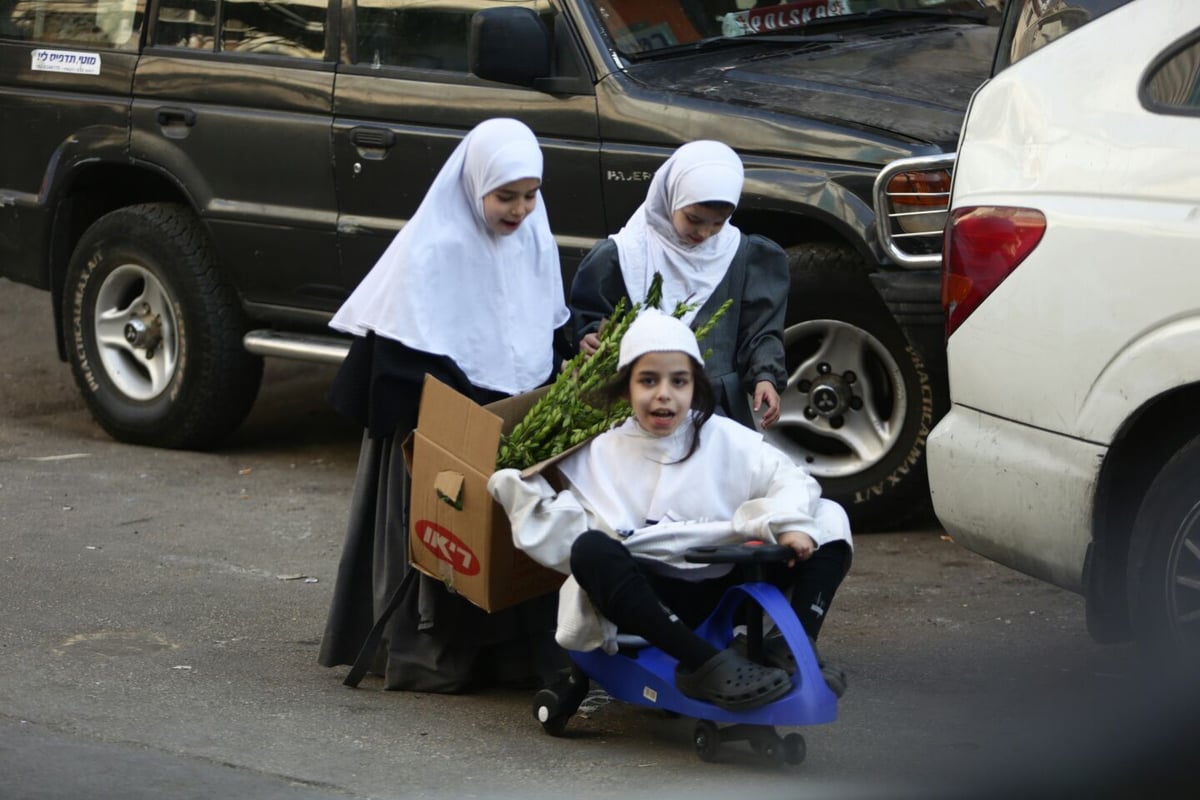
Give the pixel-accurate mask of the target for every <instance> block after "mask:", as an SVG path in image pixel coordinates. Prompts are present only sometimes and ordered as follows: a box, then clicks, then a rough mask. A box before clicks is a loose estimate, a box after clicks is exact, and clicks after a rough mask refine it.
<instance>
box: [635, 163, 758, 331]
mask: <svg viewBox="0 0 1200 800" xmlns="http://www.w3.org/2000/svg"><path fill="white" fill-rule="evenodd" d="M743 176H744V170H743V168H742V161H741V159H740V158H738V155H737V153H735V152H733V150H732V149H730V148H729V147H728V146H727V145H724V144H722V143H721V142H713V141H697V142H689V143H688V144H685V145H683V146H682V147H680V148H679V149H678V150H676V151H675V152H674V153H673V154H672V155H671V157H670V158H669V159H667V161H666V163H665V164H663V165H662V167H660V168H659V170H658V172H656V173H654V179H653V180H651V181H650V190H649V192H648V193H647V195H646V201H645V202H644V203H642V205H641V206H640V207H639V208H638V210H637V211H635V212H633V216H632V217H630V218H629V222H627V223H626V224H625V227H623V228H622V229H621V230H620V231H619V232H617V233H616V234H614V235H613V236H612V239H613V241H615V242H616V243H617V253H618V257H619V258H620V261H621V275H622V276H623V277H624V279H625V289H626V291H627V292H628V293H629V297H630V298H631V299H632V300H633V301H634V302H640V301H641V299H642V298H644V297H645V296H646V291H647V290H648V289H649V288H650V281H651V279H652V278H653V277H654V273H655V272H659V273H662V276H663V303H662V308H663V310H664V311H667V312H668V313H670V312H671V311H673V310H674V309H675V306H676V304H677V303H679V302H683V301H686V302H687V303H688V304H689V305H693V306H695V309H694V310H692V311H690V312H688V313H687V314H685V315H684V316H683V320H684V321H685V322H687V323H689V324H690V323H691V321H692V319H693V318H694V317H695V315H696V312H697V311H699V309H700V307H701V306H703V305H704V303H705V302H706V301H707V300H708V298H709V297H710V296H711V295H712V292H713V289H715V288H716V286H717V284H719V283H720V282H721V279H722V278H724V277H725V273H726V271H728V269H729V263H730V262H731V261H732V260H733V256H734V253H735V252H737V248H738V245H739V244H740V243H741V232H740V231H739V230H738V229H737V228H736V227H734V226H733V225H731V224H728V223H726V225H725V226H724V227H723V228H722V229H721V231H720V233H718V234H717V235H716V236H712V237H709V238H708V239H706V240H705V241H703V242H701V243H700V244H698V245H694V244H691V243H689V242H687V241H684V240H682V239H680V237H679V234H677V233H676V232H675V227H674V224H673V223H672V221H671V218H672V216H673V215H674V214H675V212H676V211H678V210H679V209H681V208H684V207H686V206H690V205H694V204H695V203H703V202H709V201H714V200H718V201H723V202H726V203H732V204H733V205H734V206H737V204H738V200H739V199H740V198H741V194H742V181H743Z"/></svg>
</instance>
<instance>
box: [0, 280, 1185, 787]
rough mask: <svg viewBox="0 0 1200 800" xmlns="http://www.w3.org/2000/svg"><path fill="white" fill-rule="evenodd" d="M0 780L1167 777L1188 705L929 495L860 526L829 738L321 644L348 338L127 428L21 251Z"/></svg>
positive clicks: (14, 292) (431, 782)
mask: <svg viewBox="0 0 1200 800" xmlns="http://www.w3.org/2000/svg"><path fill="white" fill-rule="evenodd" d="M0 308H2V309H3V312H2V314H0V343H2V346H0V608H2V609H3V623H0V798H54V799H55V800H57V799H58V798H76V797H79V798H83V797H87V798H108V797H112V798H117V797H120V798H143V797H144V798H150V797H155V798H164V797H169V798H192V797H196V798H207V797H245V798H272V799H274V798H326V797H355V798H368V797H369V798H393V797H405V798H408V797H428V798H460V797H522V798H528V797H552V796H553V797H562V796H575V797H608V796H622V797H629V798H650V797H681V796H685V795H686V796H691V797H695V798H732V797H745V796H754V797H767V798H770V797H781V798H782V797H799V796H813V797H816V796H821V797H833V796H836V797H900V796H912V797H933V796H946V797H960V796H964V795H967V794H977V795H979V796H1017V795H1021V796H1026V797H1028V796H1033V795H1035V794H1039V793H1040V794H1044V795H1045V796H1078V795H1079V793H1080V792H1086V793H1087V794H1088V796H1092V797H1098V796H1102V795H1103V794H1109V795H1113V796H1117V795H1120V794H1122V793H1126V792H1128V796H1151V794H1147V795H1143V791H1144V790H1147V789H1154V790H1155V791H1154V792H1152V794H1157V795H1158V796H1163V795H1164V794H1166V793H1167V792H1168V790H1169V789H1171V788H1172V786H1173V785H1172V784H1171V783H1169V781H1170V780H1172V779H1173V778H1174V777H1175V776H1176V773H1177V770H1175V767H1177V766H1178V765H1177V763H1176V762H1175V761H1173V760H1171V759H1170V758H1169V757H1170V756H1173V755H1174V751H1173V750H1171V749H1170V745H1171V744H1172V743H1173V742H1174V741H1175V740H1176V739H1177V738H1179V735H1180V733H1181V731H1182V728H1181V726H1182V725H1183V724H1184V723H1185V722H1186V721H1187V718H1188V716H1189V715H1185V714H1182V713H1181V710H1180V707H1179V705H1178V703H1176V702H1175V700H1176V699H1177V697H1178V695H1177V694H1174V693H1171V692H1160V691H1158V690H1159V689H1160V688H1162V686H1163V684H1162V682H1161V681H1158V680H1156V679H1152V678H1148V677H1147V675H1146V673H1145V672H1144V670H1143V669H1142V667H1141V661H1140V659H1139V658H1137V657H1136V655H1135V653H1134V651H1133V650H1132V649H1131V648H1130V647H1128V646H1100V645H1097V644H1095V643H1093V642H1092V641H1091V640H1090V639H1089V638H1088V636H1087V634H1086V632H1085V628H1084V611H1083V602H1082V600H1081V599H1080V598H1078V597H1076V596H1074V595H1071V594H1068V593H1065V592H1062V591H1059V590H1057V589H1055V588H1053V587H1050V586H1047V585H1044V584H1041V583H1038V582H1036V581H1033V580H1031V579H1029V578H1026V577H1024V576H1022V575H1020V574H1018V573H1015V572H1012V571H1010V570H1008V569H1006V568H1003V567H1000V566H998V565H995V564H992V563H991V562H988V561H985V560H983V559H981V558H979V557H976V556H974V555H972V554H971V553H969V552H967V551H965V550H964V549H963V548H961V547H959V546H958V545H956V544H954V543H953V542H952V541H950V540H949V539H948V538H947V537H946V536H944V534H943V532H942V531H941V530H939V529H938V528H936V526H933V525H932V524H931V525H930V526H929V527H927V528H924V529H917V530H905V531H898V532H893V533H884V534H869V535H863V536H860V537H858V539H857V540H856V555H855V563H854V567H853V569H852V571H851V573H850V576H849V577H848V578H847V580H846V582H845V584H843V588H842V590H841V592H840V594H839V595H838V598H837V600H836V601H835V603H834V608H833V610H832V612H831V615H830V619H829V622H828V624H827V625H826V629H825V632H824V634H823V636H822V646H823V651H824V653H825V655H826V656H827V657H828V658H829V659H830V660H835V661H837V662H839V663H840V664H841V665H843V666H844V667H845V669H846V671H847V673H848V675H849V680H850V689H849V691H848V692H847V694H846V696H845V697H844V698H843V700H842V702H841V705H840V708H839V720H838V721H837V722H835V723H832V724H830V725H824V726H817V727H813V728H809V729H805V730H804V731H803V733H804V734H805V736H806V739H807V742H808V758H807V760H806V761H805V762H804V764H802V765H800V766H799V767H795V768H788V769H785V770H779V769H775V768H771V767H769V766H766V765H765V764H764V763H763V762H762V761H761V760H760V759H759V758H758V757H757V756H755V755H754V754H753V753H751V752H750V750H749V749H748V748H745V746H744V745H739V746H729V747H727V748H726V750H724V751H723V753H722V759H721V762H720V763H718V764H715V765H714V764H706V763H703V762H700V761H699V760H698V759H697V757H696V755H695V754H694V752H693V751H692V748H691V745H690V742H689V738H690V732H691V725H692V722H691V721H689V720H685V719H669V718H667V717H665V716H663V715H661V714H656V713H654V712H651V711H647V710H642V709H636V708H632V707H629V706H625V705H622V704H618V703H609V704H607V705H598V706H597V707H596V708H595V709H594V710H593V711H591V712H590V713H589V714H588V715H587V716H586V718H583V717H577V718H576V719H574V720H572V723H571V725H570V727H569V728H568V734H569V735H568V736H566V737H564V738H561V739H554V738H551V737H548V736H546V735H544V734H543V733H542V731H541V730H540V727H539V726H538V725H537V723H535V722H534V720H533V719H532V717H531V716H530V710H529V703H530V695H529V693H528V692H524V691H516V690H505V691H489V692H485V693H482V694H475V695H464V696H439V695H425V694H413V693H396V692H384V691H381V690H380V689H379V684H378V682H375V681H374V679H370V678H369V679H367V680H366V681H364V683H363V684H362V686H361V687H360V688H359V689H357V690H355V689H349V688H346V687H345V686H343V685H342V683H341V679H342V677H343V676H344V670H340V669H339V670H329V669H325V668H322V667H320V666H318V665H317V663H316V655H317V649H318V644H319V638H320V635H321V630H322V627H323V623H324V618H325V612H326V608H327V605H328V602H329V597H330V593H331V591H332V588H333V578H334V573H335V569H336V565H337V560H338V554H339V552H340V547H341V539H342V533H343V529H344V524H345V515H346V510H347V505H348V502H349V496H350V489H351V484H352V482H353V477H354V467H355V462H356V457H357V452H358V436H359V434H358V431H357V430H355V429H354V428H353V426H351V425H349V424H348V423H346V422H344V421H342V420H340V419H338V418H337V417H336V416H335V415H333V414H332V412H331V411H330V410H329V409H328V407H327V406H326V405H325V403H324V400H323V394H324V391H325V389H326V387H327V386H328V383H329V380H330V378H331V377H332V374H333V372H332V369H331V368H329V367H321V366H314V365H308V364H299V363H294V362H281V361H277V362H270V363H269V364H268V369H267V376H266V380H265V383H264V386H263V391H262V394H261V396H260V399H259V401H258V403H257V404H256V406H255V408H254V411H253V413H252V415H251V417H250V419H249V420H248V421H247V423H246V424H245V425H244V426H243V427H242V428H241V429H240V430H239V431H238V433H237V434H236V435H235V436H234V437H233V438H232V439H230V440H229V441H227V442H225V443H223V444H222V445H221V446H220V447H219V448H217V449H215V450H213V451H211V452H205V453H198V452H176V451H160V450H153V449H146V448H139V447H132V446H128V445H123V444H119V443H117V442H114V441H112V440H111V439H110V438H109V437H108V436H107V435H105V434H104V433H103V432H102V431H101V430H100V429H99V428H98V427H97V426H96V425H95V424H94V423H93V422H92V420H91V419H90V417H89V416H88V414H87V412H86V409H85V408H84V406H83V403H82V401H81V400H80V399H79V396H78V394H77V393H76V390H75V388H74V385H73V383H72V381H71V378H70V373H69V369H68V367H67V366H66V365H65V364H63V363H60V362H59V361H58V359H57V357H56V353H55V348H54V344H53V339H52V337H51V315H50V307H49V299H48V296H47V295H46V294H44V293H40V292H36V291H33V290H30V289H27V288H24V287H20V286H17V285H15V284H12V283H11V282H8V281H6V280H2V279H0Z"/></svg>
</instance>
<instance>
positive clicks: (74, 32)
mask: <svg viewBox="0 0 1200 800" xmlns="http://www.w3.org/2000/svg"><path fill="white" fill-rule="evenodd" d="M145 6H146V4H145V0H0V38H4V39H16V40H18V41H26V42H42V43H45V44H60V45H88V46H90V47H101V48H106V49H108V48H114V49H119V50H136V49H137V45H138V35H139V34H140V33H141V28H142V16H143V13H144V11H145ZM68 55H69V54H68ZM47 58H49V56H47ZM54 66H55V65H54V64H49V62H48V67H49V68H53V67H54ZM60 66H64V65H60ZM65 66H70V65H69V64H68V65H65ZM35 69H36V67H35Z"/></svg>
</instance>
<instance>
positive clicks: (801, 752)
mask: <svg viewBox="0 0 1200 800" xmlns="http://www.w3.org/2000/svg"><path fill="white" fill-rule="evenodd" d="M806 755H808V746H807V745H806V744H805V743H804V737H803V736H801V735H800V734H798V733H789V734H788V735H787V736H785V737H783V760H784V761H786V762H787V763H789V764H799V763H801V762H802V761H804V757H805V756H806Z"/></svg>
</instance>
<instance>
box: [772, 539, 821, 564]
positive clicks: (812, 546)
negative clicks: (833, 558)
mask: <svg viewBox="0 0 1200 800" xmlns="http://www.w3.org/2000/svg"><path fill="white" fill-rule="evenodd" d="M775 541H776V542H778V543H779V544H781V545H784V546H785V547H790V548H792V552H793V553H795V554H796V560H797V561H807V560H808V559H809V557H810V556H812V554H813V552H814V551H815V550H816V549H817V543H816V542H814V541H813V538H812V537H811V536H809V535H808V534H807V533H801V532H800V531H785V532H783V533H781V534H779V535H778V536H776V537H775ZM794 563H796V562H795V561H789V562H788V566H789V567H790V566H792V564H794Z"/></svg>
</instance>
